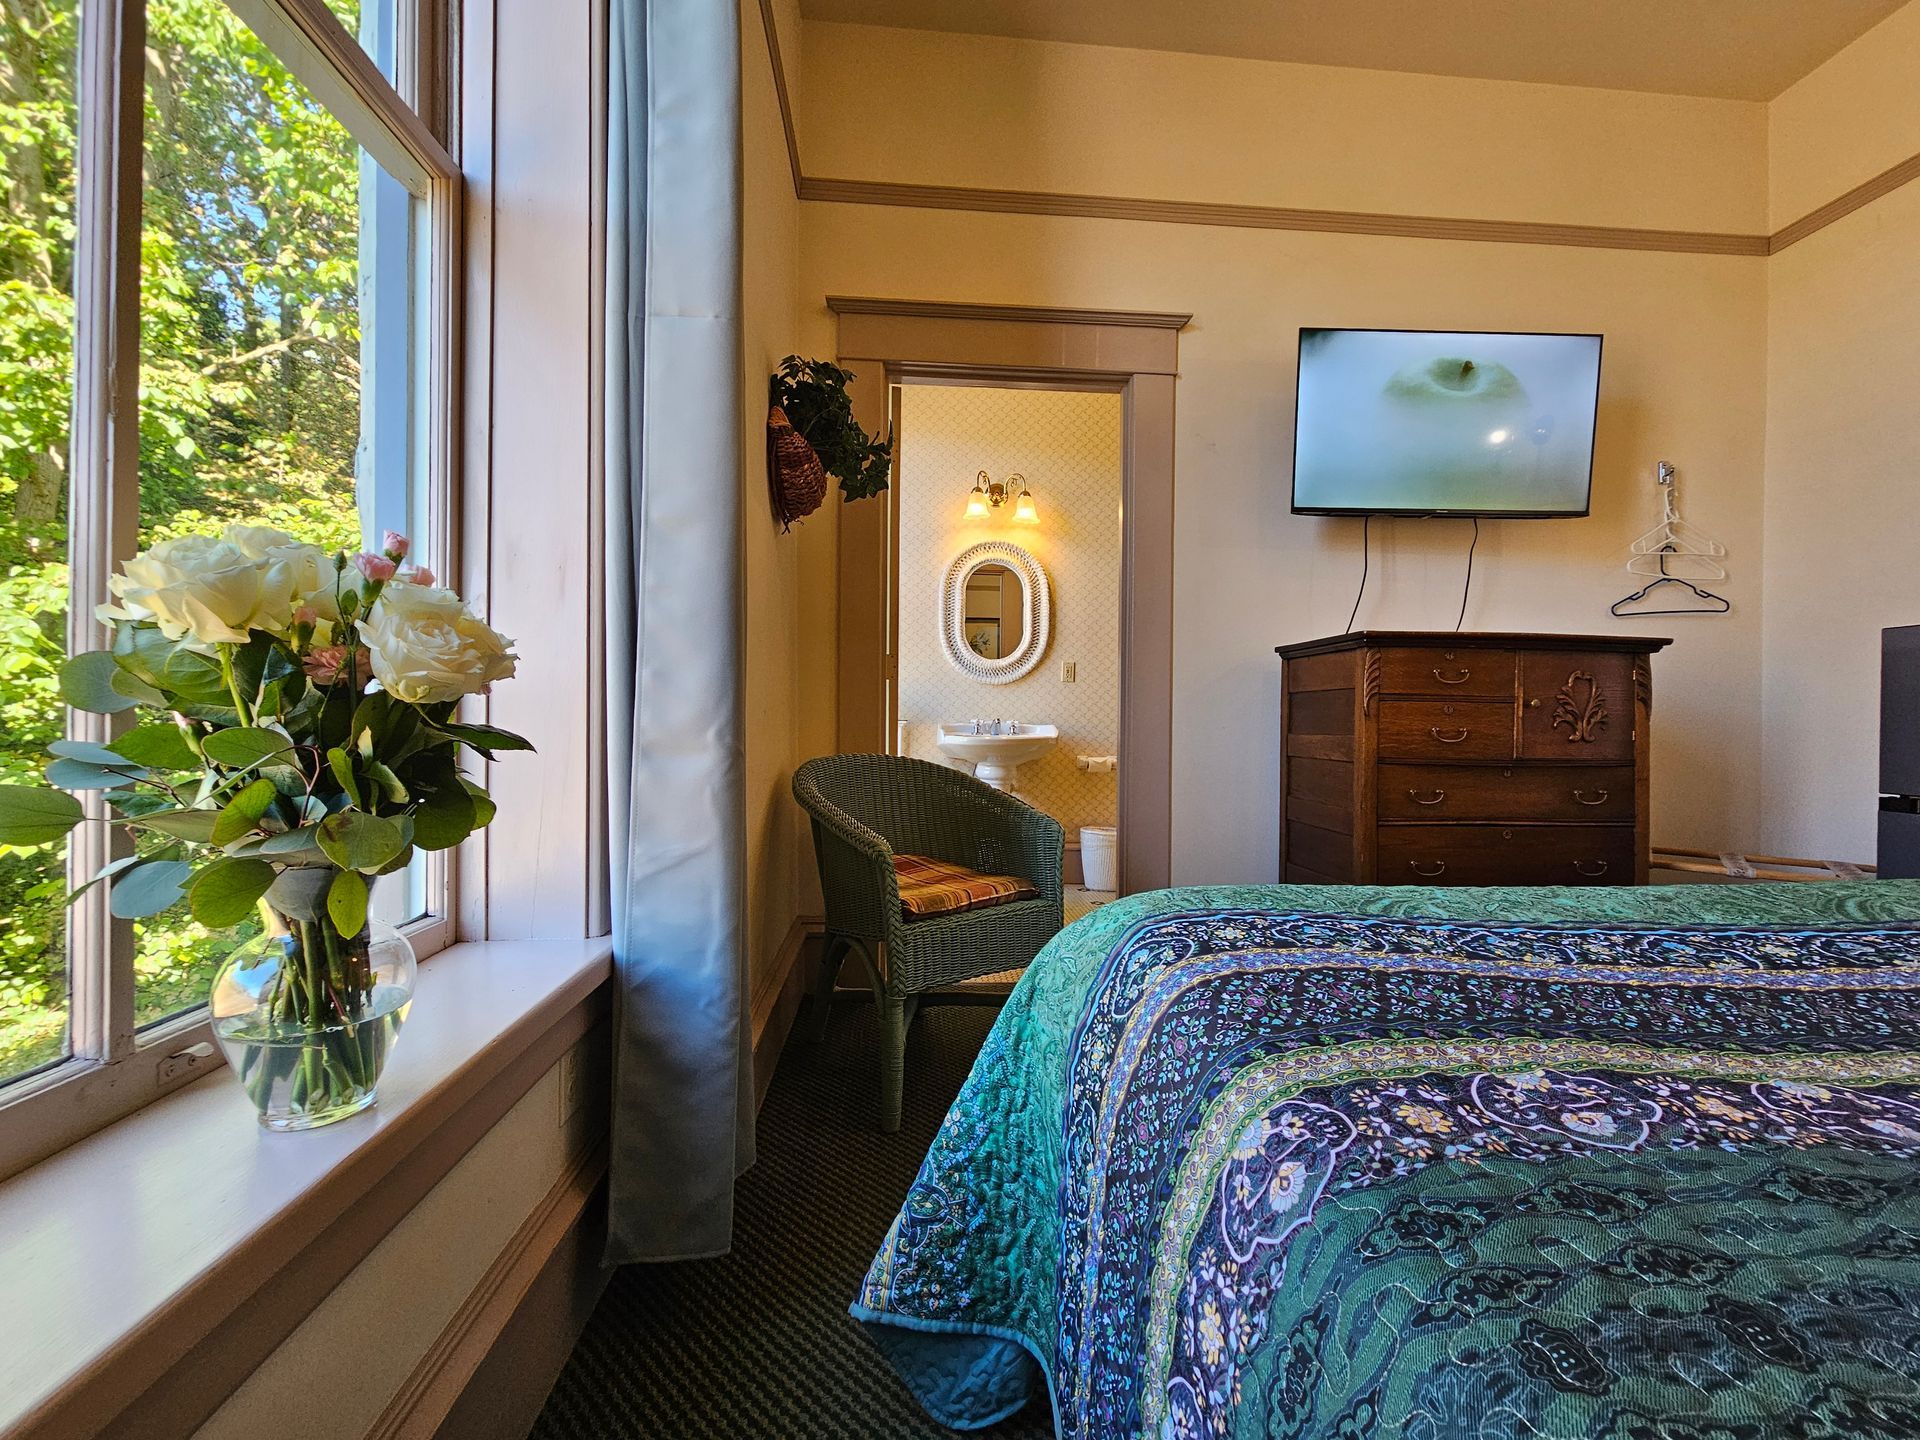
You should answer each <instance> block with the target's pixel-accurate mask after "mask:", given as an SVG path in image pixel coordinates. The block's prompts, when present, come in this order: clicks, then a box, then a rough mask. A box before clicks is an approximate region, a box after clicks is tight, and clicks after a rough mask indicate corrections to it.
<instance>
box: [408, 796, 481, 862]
mask: <svg viewBox="0 0 1920 1440" xmlns="http://www.w3.org/2000/svg"><path fill="white" fill-rule="evenodd" d="M476 820H477V815H476V811H475V803H474V799H473V797H472V796H471V795H469V794H468V793H467V792H466V791H465V790H464V789H462V788H461V787H460V786H459V785H457V784H455V785H444V786H442V787H441V788H440V789H438V790H435V791H433V792H432V793H431V794H429V795H428V796H427V797H426V798H425V799H424V800H422V801H421V802H420V804H419V805H418V806H416V807H415V809H414V811H413V843H414V844H416V845H418V846H419V847H420V848H421V849H422V850H451V849H452V848H453V847H454V846H456V845H458V844H459V843H460V842H461V841H462V840H464V839H466V838H467V836H469V835H471V834H472V833H473V831H474V827H475V823H476Z"/></svg>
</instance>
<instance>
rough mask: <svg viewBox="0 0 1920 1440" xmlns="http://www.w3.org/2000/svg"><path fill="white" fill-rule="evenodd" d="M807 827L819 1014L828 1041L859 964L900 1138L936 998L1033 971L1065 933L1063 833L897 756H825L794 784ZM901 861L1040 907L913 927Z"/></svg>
mask: <svg viewBox="0 0 1920 1440" xmlns="http://www.w3.org/2000/svg"><path fill="white" fill-rule="evenodd" d="M793 795H794V798H795V799H796V800H798V801H799V802H800V805H801V808H802V809H804V810H805V811H806V812H807V814H808V815H809V816H811V817H812V819H813V849H814V857H815V859H816V860H817V861H818V862H819V865H820V888H821V889H822V890H823V891H824V892H825V894H826V902H827V950H826V956H825V961H824V963H823V964H822V966H821V974H820V983H819V990H818V992H817V999H816V1001H815V1005H814V1009H815V1026H816V1034H824V1033H825V1029H826V1020H827V1011H828V1007H829V1005H830V1003H831V1001H832V998H833V987H834V981H835V979H836V977H837V976H838V975H839V971H840V966H841V964H842V962H843V961H844V960H845V959H846V956H847V952H848V951H853V952H854V953H856V954H858V955H859V956H860V959H861V961H862V963H863V964H864V965H865V966H866V971H867V978H868V979H869V980H870V981H871V982H872V985H873V997H874V1002H875V1004H876V1005H877V1006H878V1007H879V1012H880V1043H881V1062H880V1066H881V1068H880V1076H881V1079H880V1089H881V1096H880V1128H881V1129H882V1130H884V1131H888V1132H891V1131H894V1130H898V1129H899V1128H900V1091H901V1080H902V1071H903V1068H904V1064H905V1052H906V1043H907V1027H908V1025H910V1024H911V1023H912V1021H913V1014H914V1010H915V1009H916V1008H917V1006H918V1004H919V1002H920V997H921V995H922V994H923V993H925V992H926V991H928V990H932V989H934V988H936V987H939V986H943V985H953V984H955V983H957V982H960V981H964V980H973V979H978V978H979V977H980V976H982V975H991V974H994V973H995V972H996V971H1000V970H1010V969H1012V968H1014V967H1015V966H1019V965H1025V964H1026V963H1027V962H1028V961H1030V960H1032V959H1033V957H1034V956H1035V955H1037V954H1039V953H1040V947H1041V946H1043V945H1045V944H1046V943H1047V941H1048V940H1050V939H1052V938H1053V936H1054V935H1055V934H1057V933H1058V932H1059V930H1060V927H1061V924H1062V912H1061V899H1060V866H1061V858H1062V847H1063V845H1064V843H1065V837H1064V835H1063V833H1062V831H1061V829H1060V822H1059V821H1057V820H1055V819H1054V818H1053V817H1052V816H1050V815H1044V814H1042V813H1041V812H1040V811H1038V810H1036V809H1034V808H1033V807H1032V806H1031V805H1028V804H1026V803H1024V802H1023V801H1020V800H1016V799H1015V798H1014V797H1013V796H1011V795H1007V794H1003V793H1002V792H1000V791H998V790H995V789H994V788H993V787H992V786H990V785H983V784H982V783H981V782H980V781H978V780H976V779H974V778H973V777H972V776H971V775H967V774H964V773H962V772H961V771H958V770H953V769H949V768H948V767H947V766H944V765H933V764H929V763H928V762H927V761H925V760H909V759H906V758H904V757H901V756H896V755H829V756H826V757H824V758H823V759H819V760H809V761H808V762H807V763H806V764H804V765H802V766H801V767H800V768H799V769H798V770H797V771H796V772H795V773H794V777H793ZM895 854H902V855H924V856H927V857H929V858H931V859H934V860H940V861H944V862H946V863H948V864H954V865H964V866H966V867H967V868H968V869H971V870H977V871H980V872H982V873H984V874H993V875H1015V876H1019V877H1020V878H1022V879H1025V880H1028V881H1031V882H1032V883H1033V884H1034V885H1036V886H1037V887H1039V890H1040V893H1039V895H1037V896H1035V897H1033V898H1031V899H1026V900H1012V901H1007V902H1004V903H1002V904H998V905H993V906H990V907H986V908H982V909H975V910H964V911H961V912H959V913H957V914H951V915H941V916H930V917H925V918H921V919H915V920H908V919H907V918H906V916H905V915H904V914H903V913H902V911H901V907H900V887H899V877H898V876H897V875H896V874H895V871H894V865H893V857H894V856H895Z"/></svg>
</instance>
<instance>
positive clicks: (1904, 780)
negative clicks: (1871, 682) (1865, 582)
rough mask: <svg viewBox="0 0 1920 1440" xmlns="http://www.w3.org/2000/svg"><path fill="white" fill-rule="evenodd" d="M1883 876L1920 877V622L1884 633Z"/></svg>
mask: <svg viewBox="0 0 1920 1440" xmlns="http://www.w3.org/2000/svg"><path fill="white" fill-rule="evenodd" d="M1879 864H1880V878H1881V879H1883V880H1915V879H1920V625H1896V626H1891V627H1889V628H1888V629H1886V630H1883V631H1881V632H1880V855H1879Z"/></svg>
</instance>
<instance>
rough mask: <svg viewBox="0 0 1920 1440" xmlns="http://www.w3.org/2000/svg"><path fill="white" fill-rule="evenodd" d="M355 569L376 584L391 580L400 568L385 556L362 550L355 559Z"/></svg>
mask: <svg viewBox="0 0 1920 1440" xmlns="http://www.w3.org/2000/svg"><path fill="white" fill-rule="evenodd" d="M353 568H354V569H356V570H358V571H359V572H360V573H361V574H362V575H364V576H366V577H367V579H369V580H372V581H374V582H375V583H384V582H386V581H388V580H391V579H392V578H393V574H394V571H396V570H398V569H399V568H400V567H399V565H398V564H396V563H395V562H394V561H392V560H389V559H388V558H387V557H386V556H384V555H374V554H371V553H369V552H367V551H365V550H362V551H361V552H360V553H359V554H358V555H356V556H354V557H353Z"/></svg>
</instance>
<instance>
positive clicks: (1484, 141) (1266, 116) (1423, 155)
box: [782, 22, 1767, 232]
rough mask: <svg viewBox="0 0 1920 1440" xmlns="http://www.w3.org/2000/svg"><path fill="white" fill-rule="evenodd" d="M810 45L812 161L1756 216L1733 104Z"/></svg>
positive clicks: (931, 37)
mask: <svg viewBox="0 0 1920 1440" xmlns="http://www.w3.org/2000/svg"><path fill="white" fill-rule="evenodd" d="M782 33H783V34H785V33H787V32H786V30H785V29H784V28H783V31H782ZM805 43H806V51H807V65H806V71H807V74H806V84H805V85H804V87H803V91H804V101H803V106H802V110H801V117H800V118H801V153H802V156H803V158H804V159H805V162H806V171H807V173H808V174H809V175H816V176H823V177H831V178H835V179H863V180H893V181H902V182H914V183H920V184H941V185H970V186H980V187H988V188H993V187H1003V188H1008V189H1051V190H1065V191H1071V192H1075V193H1079V194H1090V195H1126V196H1145V197H1151V198H1155V199H1179V200H1202V201H1215V202H1221V203H1233V204H1248V205H1278V206H1292V207H1303V208H1324V209H1336V210H1362V211H1374V210H1385V211H1392V212H1394V213H1398V214H1409V215H1446V216H1456V217H1472V218H1486V219H1499V220H1539V221H1552V222H1558V223H1562V224H1596V225H1629V226H1639V227H1646V228H1655V229H1660V228H1666V229H1696V230H1724V231H1747V232H1752V231H1757V230H1762V229H1764V228H1765V219H1766V165H1767V134H1766V107H1765V106H1763V105H1758V104H1754V103H1751V102H1748V101H1740V100H1702V99H1688V98H1684V97H1680V96H1672V95H1650V94H1640V93H1634V94H1628V93H1626V92H1622V91H1613V90H1593V89H1576V88H1573V87H1570V86H1555V85H1525V84H1517V83H1514V82H1511V81H1495V80H1460V79H1449V78H1446V77H1442V76H1433V75H1410V74H1402V73H1388V72H1385V71H1376V70H1347V69H1339V68H1334V67H1329V66H1317V65H1289V64H1279V63H1276V62H1272V61H1260V60H1229V59H1224V58H1221V57H1219V56H1209V55H1179V54H1172V53H1168V52H1164V51H1146V50H1124V49H1120V48H1117V47H1113V46H1093V45H1065V44H1056V43H1052V42H1038V41H1030V40H1005V39H997V38H994V37H990V36H977V35H948V34H937V33H933V32H930V31H913V30H888V29H877V28H873V27H869V26H859V25H839V24H824V23H818V22H809V23H808V24H807V26H806V37H805ZM792 73H798V72H797V71H794V72H792Z"/></svg>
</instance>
